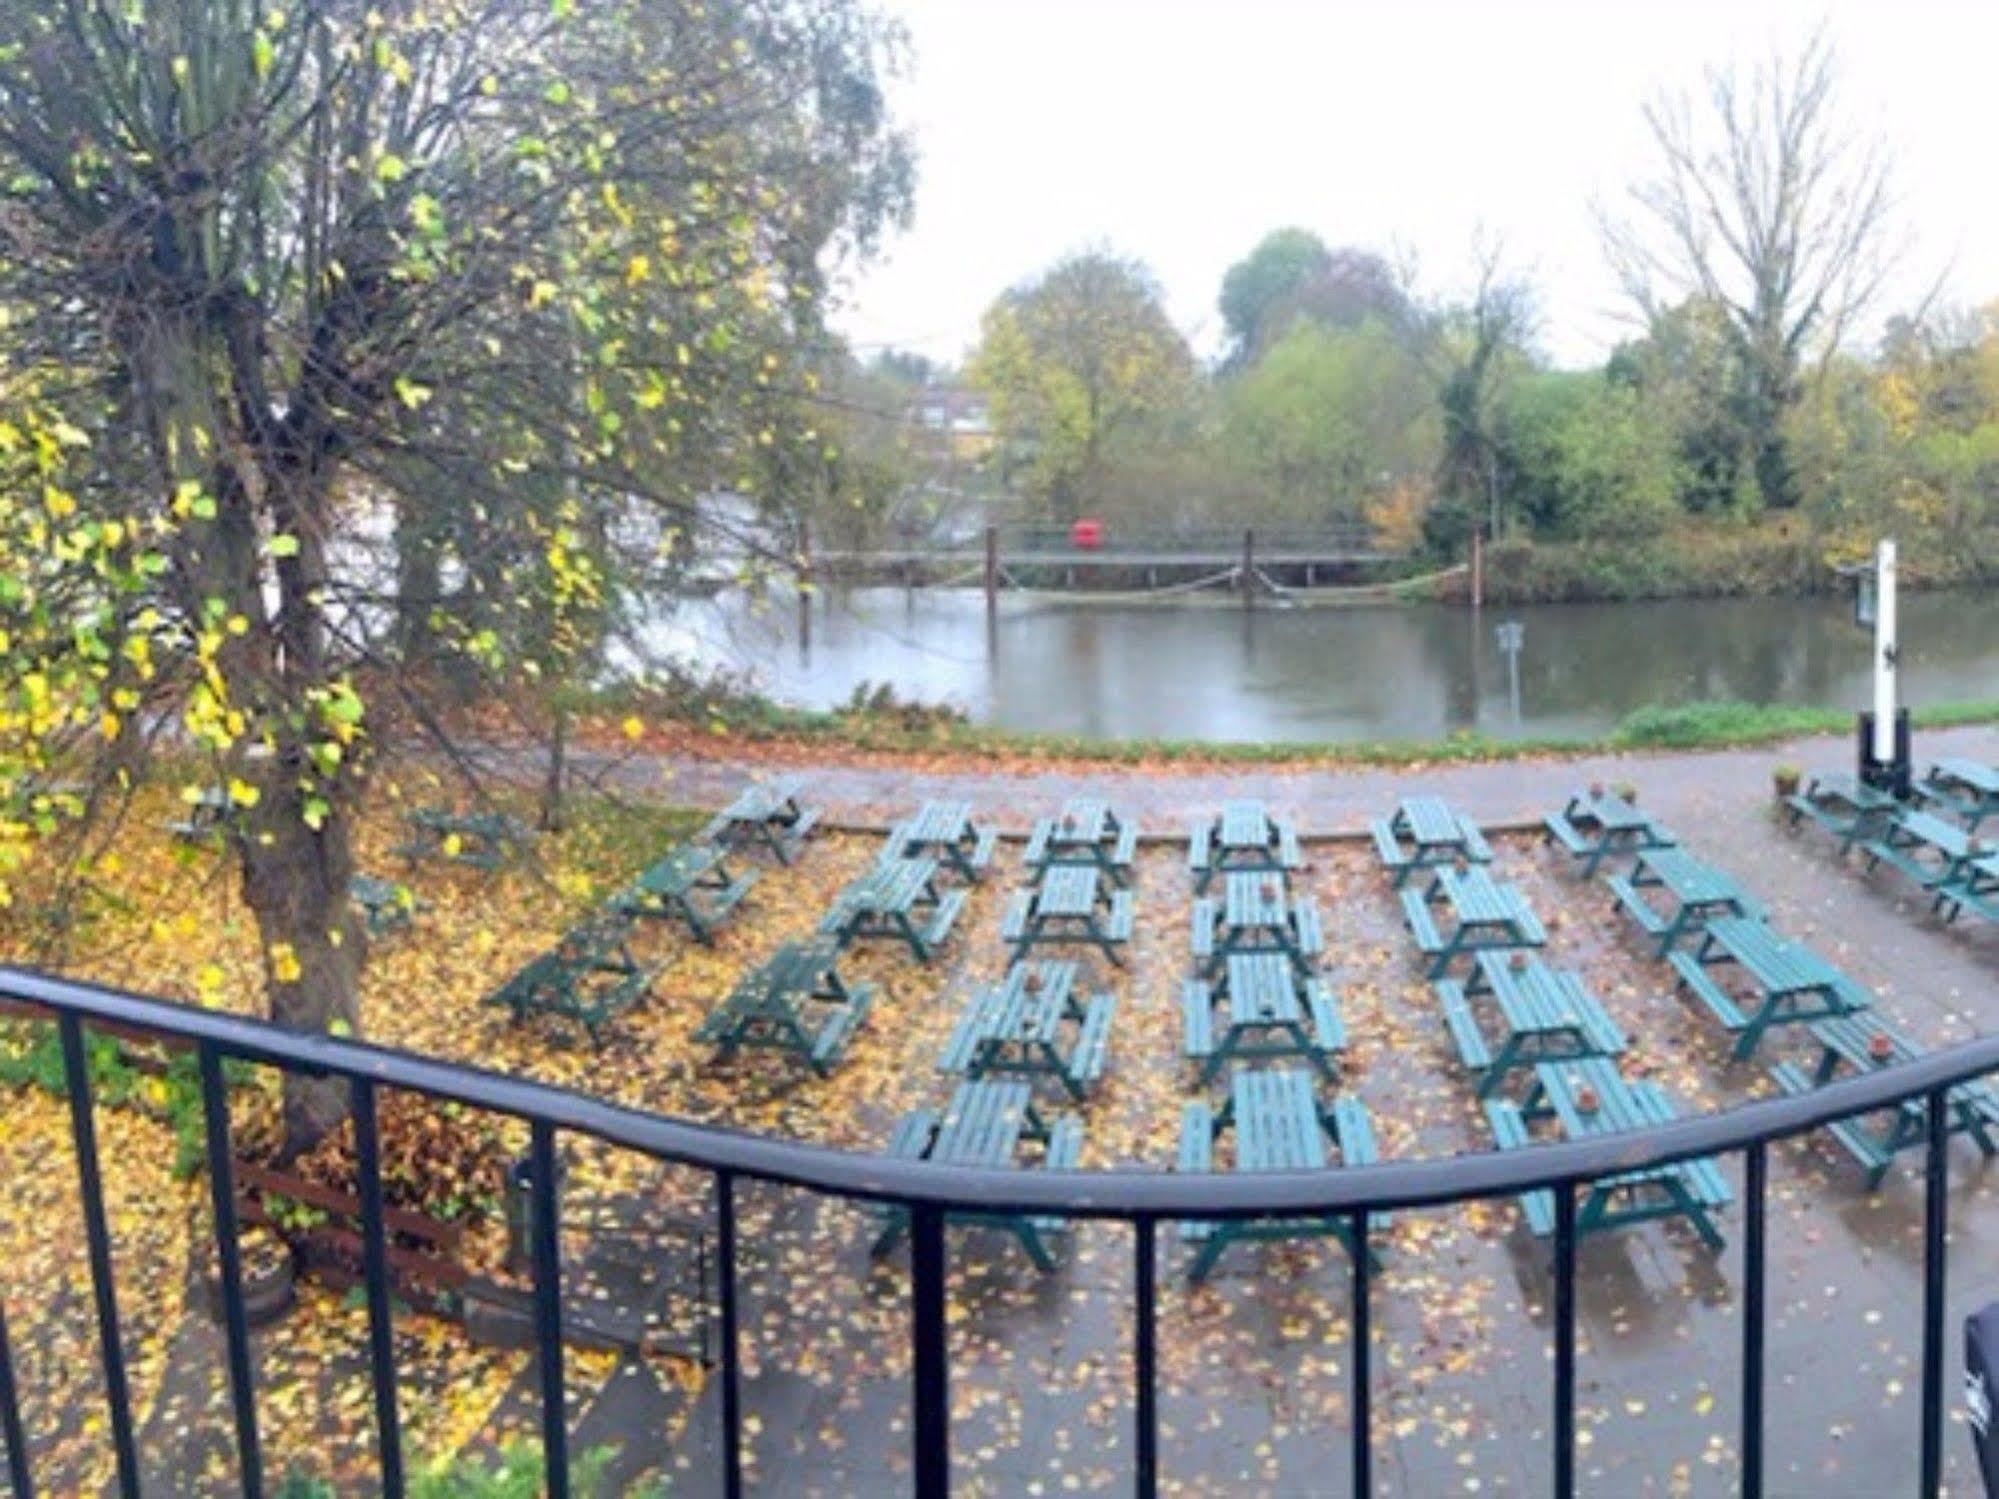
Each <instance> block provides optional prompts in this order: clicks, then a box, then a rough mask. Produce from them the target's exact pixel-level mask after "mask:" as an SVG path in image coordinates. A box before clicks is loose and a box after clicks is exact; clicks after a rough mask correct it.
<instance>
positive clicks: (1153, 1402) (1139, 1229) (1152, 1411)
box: [1131, 1218, 1159, 1499]
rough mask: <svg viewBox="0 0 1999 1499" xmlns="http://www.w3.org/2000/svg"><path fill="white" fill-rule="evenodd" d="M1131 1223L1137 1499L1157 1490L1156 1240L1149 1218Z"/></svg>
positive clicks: (1149, 1498)
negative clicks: (1135, 1249)
mask: <svg viewBox="0 0 1999 1499" xmlns="http://www.w3.org/2000/svg"><path fill="white" fill-rule="evenodd" d="M1131 1227H1132V1232H1133V1233H1134V1234H1136V1235H1137V1236H1138V1241H1137V1242H1138V1260H1137V1264H1136V1266H1135V1270H1136V1277H1137V1284H1138V1313H1137V1315H1138V1326H1137V1328H1136V1330H1135V1332H1136V1336H1135V1338H1134V1340H1133V1358H1132V1363H1133V1366H1134V1371H1135V1378H1136V1386H1137V1387H1136V1389H1135V1390H1134V1391H1133V1400H1132V1410H1133V1413H1134V1419H1135V1421H1136V1424H1137V1426H1138V1432H1137V1454H1138V1463H1137V1468H1138V1472H1137V1482H1136V1485H1135V1487H1136V1488H1137V1491H1138V1499H1153V1496H1154V1495H1155V1494H1157V1493H1158V1492H1159V1372H1158V1370H1159V1365H1158V1357H1159V1326H1158V1317H1159V1305H1158V1304H1159V1240H1158V1235H1157V1233H1156V1227H1155V1225H1154V1223H1153V1221H1152V1220H1151V1219H1150V1218H1140V1219H1138V1220H1137V1221H1136V1222H1134V1223H1133V1224H1132V1226H1131Z"/></svg>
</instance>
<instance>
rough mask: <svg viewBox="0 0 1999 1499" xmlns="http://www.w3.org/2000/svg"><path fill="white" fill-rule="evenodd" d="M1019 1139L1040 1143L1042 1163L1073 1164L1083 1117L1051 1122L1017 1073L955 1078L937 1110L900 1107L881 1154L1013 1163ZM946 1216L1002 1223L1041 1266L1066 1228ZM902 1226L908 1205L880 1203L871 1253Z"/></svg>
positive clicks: (887, 1245)
mask: <svg viewBox="0 0 1999 1499" xmlns="http://www.w3.org/2000/svg"><path fill="white" fill-rule="evenodd" d="M1022 1141H1028V1142H1032V1143H1039V1144H1040V1145H1041V1147H1042V1150H1041V1161H1040V1164H1041V1166H1042V1168H1043V1169H1045V1170H1049V1171H1069V1170H1073V1169H1075V1166H1076V1163H1077V1160H1078V1159H1079V1157H1080V1156H1081V1155H1082V1150H1083V1121H1082V1120H1081V1119H1079V1118H1077V1117H1076V1116H1075V1115H1074V1114H1063V1115H1061V1116H1059V1117H1058V1118H1057V1119H1055V1120H1054V1122H1053V1123H1052V1124H1051V1123H1050V1122H1049V1121H1048V1120H1046V1119H1044V1118H1043V1117H1042V1116H1041V1115H1040V1114H1039V1113H1038V1112H1037V1111H1036V1110H1035V1107H1034V1089H1033V1086H1032V1085H1031V1084H1029V1083H1026V1082H1022V1081H1020V1080H1018V1079H1000V1078H980V1079H977V1080H975V1081H971V1082H964V1083H960V1084H959V1085H958V1087H957V1090H956V1091H955V1092H953V1093H952V1095H951V1101H950V1102H949V1103H948V1104H946V1105H945V1106H944V1112H943V1114H942V1115H939V1114H938V1113H937V1112H936V1111H935V1110H934V1109H917V1110H915V1111H914V1112H912V1113H909V1114H905V1115H904V1116H903V1117H902V1120H901V1121H900V1122H899V1123H898V1124H897V1125H896V1127H895V1133H894V1134H893V1135H891V1136H890V1138H889V1144H888V1153H889V1154H890V1155H891V1156H894V1157H897V1158H899V1159H902V1160H912V1161H937V1162H940V1163H942V1164H944V1165H949V1166H983V1167H989V1168H998V1169H1002V1170H1014V1169H1017V1168H1019V1167H1020V1166H1021V1164H1022V1162H1021V1160H1020V1156H1021V1142H1022ZM951 1221H952V1222H954V1223H984V1224H989V1225H992V1226H994V1227H997V1228H1002V1229H1004V1230H1006V1231H1007V1232H1008V1233H1011V1234H1012V1235H1013V1236H1014V1237H1015V1238H1017V1239H1018V1240H1019V1241H1020V1246H1021V1248H1023V1249H1025V1250H1026V1251H1027V1257H1028V1258H1029V1259H1031V1260H1033V1261H1034V1263H1035V1266H1036V1267H1037V1268H1038V1269H1041V1270H1053V1269H1054V1268H1055V1254H1054V1250H1053V1241H1055V1240H1057V1239H1059V1238H1060V1237H1061V1235H1062V1234H1063V1233H1064V1232H1065V1231H1066V1229H1067V1228H1068V1224H1067V1223H1066V1222H1065V1221H1064V1220H1063V1219H1060V1218H1050V1217H1040V1216H1034V1215H1030V1214H1025V1213H979V1212H965V1213H953V1214H951ZM908 1230H909V1210H908V1209H907V1208H901V1207H891V1208H885V1209H883V1210H882V1229H881V1232H880V1234H879V1235H878V1236H877V1237H876V1239H875V1243H874V1250H873V1252H874V1253H875V1254H877V1255H882V1254H886V1253H887V1252H888V1251H889V1250H890V1249H891V1248H893V1247H894V1245H895V1242H896V1240H897V1239H899V1238H901V1237H902V1235H903V1234H905V1233H906V1232H908Z"/></svg>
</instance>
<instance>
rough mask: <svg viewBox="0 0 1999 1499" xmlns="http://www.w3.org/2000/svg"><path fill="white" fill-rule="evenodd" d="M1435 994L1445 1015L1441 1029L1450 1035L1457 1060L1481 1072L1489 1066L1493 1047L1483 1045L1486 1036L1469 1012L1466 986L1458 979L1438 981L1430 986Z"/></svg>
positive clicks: (1469, 1005)
mask: <svg viewBox="0 0 1999 1499" xmlns="http://www.w3.org/2000/svg"><path fill="white" fill-rule="evenodd" d="M1430 987H1431V988H1432V989H1434V990H1435V991H1436V994H1437V1003H1438V1006H1439V1008H1441V1009H1442V1010H1443V1012H1444V1028H1445V1029H1446V1030H1447V1031H1449V1032H1450V1036H1451V1044H1452V1045H1453V1046H1455V1047H1456V1048H1457V1053H1458V1057H1459V1059H1460V1060H1462V1061H1463V1062H1464V1064H1465V1066H1467V1067H1469V1068H1471V1069H1472V1071H1474V1072H1484V1071H1485V1070H1486V1069H1488V1068H1489V1067H1491V1066H1492V1047H1491V1046H1490V1045H1489V1044H1488V1043H1487V1042H1486V1039H1485V1033H1484V1032H1483V1031H1481V1030H1480V1029H1479V1028H1478V1019H1477V1017H1476V1016H1474V1015H1473V1014H1472V1012H1471V1002H1470V1001H1469V1000H1467V999H1466V998H1465V986H1464V984H1463V982H1462V981H1460V980H1458V979H1438V980H1437V981H1436V983H1434V984H1432V985H1431V986H1430Z"/></svg>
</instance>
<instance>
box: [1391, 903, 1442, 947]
mask: <svg viewBox="0 0 1999 1499" xmlns="http://www.w3.org/2000/svg"><path fill="white" fill-rule="evenodd" d="M1401 898H1402V915H1403V919H1404V920H1405V921H1406V922H1407V923H1408V926H1409V935H1410V936H1412V937H1414V938H1415V939H1416V946H1417V947H1418V948H1419V949H1421V951H1422V952H1423V953H1424V955H1425V956H1427V957H1435V956H1436V955H1437V954H1439V953H1441V952H1443V951H1444V934H1443V933H1442V932H1441V931H1439V930H1438V929H1437V918H1436V915H1435V914H1434V913H1433V912H1432V911H1431V910H1430V903H1429V902H1428V901H1427V900H1425V899H1424V898H1423V892H1422V891H1420V890H1404V891H1402V892H1401Z"/></svg>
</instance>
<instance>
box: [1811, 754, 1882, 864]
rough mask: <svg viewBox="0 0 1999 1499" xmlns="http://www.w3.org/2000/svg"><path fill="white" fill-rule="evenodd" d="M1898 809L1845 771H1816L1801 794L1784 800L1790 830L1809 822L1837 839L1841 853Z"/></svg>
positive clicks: (1877, 788)
mask: <svg viewBox="0 0 1999 1499" xmlns="http://www.w3.org/2000/svg"><path fill="white" fill-rule="evenodd" d="M1901 805H1902V804H1901V803H1900V802H1898V801H1897V800H1896V799H1895V798H1894V797H1893V796H1892V795H1891V794H1890V793H1888V792H1886V791H1883V790H1881V789H1880V788H1879V787H1878V786H1870V785H1868V784H1867V782H1865V781H1863V780H1861V779H1860V778H1859V777H1858V776H1856V775H1854V774H1853V773H1852V772H1851V771H1844V770H1821V771H1815V772H1814V773H1813V774H1812V776H1811V778H1810V779H1809V780H1808V781H1806V782H1805V785H1804V789H1803V790H1802V791H1793V792H1792V793H1791V794H1790V795H1789V796H1787V797H1785V798H1784V806H1785V807H1786V808H1787V809H1788V811H1789V813H1790V819H1791V826H1792V827H1796V826H1797V825H1798V824H1799V823H1800V822H1802V821H1804V819H1805V818H1807V817H1809V818H1811V820H1812V821H1813V822H1815V823H1817V824H1818V825H1819V826H1820V827H1822V828H1824V829H1825V830H1826V831H1827V832H1829V833H1831V834H1832V835H1833V836H1834V837H1835V838H1837V839H1839V847H1840V852H1842V853H1844V852H1845V851H1846V850H1847V849H1849V848H1851V847H1852V846H1853V842H1854V840H1855V839H1856V838H1863V837H1866V836H1868V835H1869V834H1871V833H1872V832H1873V831H1874V829H1875V828H1876V827H1878V826H1879V825H1880V823H1881V822H1882V821H1883V820H1885V819H1886V818H1887V817H1888V816H1889V815H1890V814H1891V813H1893V812H1894V811H1895V809H1896V808H1897V807H1899V806H1901Z"/></svg>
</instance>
